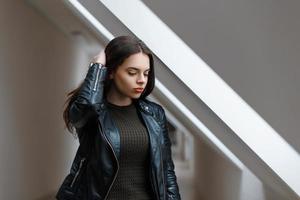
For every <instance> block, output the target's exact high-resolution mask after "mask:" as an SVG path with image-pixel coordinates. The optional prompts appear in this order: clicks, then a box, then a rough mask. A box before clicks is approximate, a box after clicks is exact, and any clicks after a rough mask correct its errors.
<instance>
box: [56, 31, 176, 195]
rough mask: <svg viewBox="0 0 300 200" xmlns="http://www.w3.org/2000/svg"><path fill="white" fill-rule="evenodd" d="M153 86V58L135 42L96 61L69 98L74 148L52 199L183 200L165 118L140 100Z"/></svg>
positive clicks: (115, 45)
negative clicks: (75, 144) (66, 169)
mask: <svg viewBox="0 0 300 200" xmlns="http://www.w3.org/2000/svg"><path fill="white" fill-rule="evenodd" d="M154 80H155V77H154V66H153V57H152V54H151V52H150V50H149V49H148V48H147V47H146V45H145V44H144V43H143V42H142V41H141V40H139V39H137V38H135V37H131V36H120V37H116V38H114V39H113V40H111V41H110V42H109V43H108V45H107V46H106V47H105V51H101V52H100V54H99V55H97V56H95V57H94V60H93V61H92V62H91V64H90V65H89V69H88V72H87V75H86V77H85V79H84V81H83V82H82V84H81V85H80V86H79V87H78V88H77V89H75V90H73V91H72V92H70V93H69V94H68V95H69V98H68V100H67V103H68V104H67V107H66V109H65V111H64V120H65V123H66V127H67V128H68V130H69V131H70V132H71V133H72V132H73V130H74V129H75V130H76V136H78V138H79V142H80V145H79V148H78V150H77V153H76V156H75V158H74V161H73V163H72V166H71V170H70V173H69V174H68V175H67V176H66V178H65V179H64V181H63V183H62V185H61V186H60V188H59V191H58V192H57V194H56V198H57V199H68V200H71V199H78V200H79V199H80V200H106V199H107V200H108V199H109V200H132V199H135V200H146V199H147V200H153V199H156V200H171V199H174V200H175V199H176V200H179V199H181V197H180V194H179V189H178V185H177V178H176V175H175V172H174V163H173V160H172V156H171V143H170V138H169V136H168V129H167V121H166V116H165V112H164V110H163V108H162V107H161V106H160V105H158V104H156V103H154V102H151V101H149V100H147V99H146V97H147V96H148V95H149V94H150V93H151V92H152V90H153V87H154Z"/></svg>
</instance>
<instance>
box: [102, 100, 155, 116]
mask: <svg viewBox="0 0 300 200" xmlns="http://www.w3.org/2000/svg"><path fill="white" fill-rule="evenodd" d="M133 103H134V104H135V106H136V108H137V109H138V110H139V111H142V112H144V113H146V114H149V115H152V114H153V108H152V107H151V106H150V105H149V103H147V102H146V100H143V99H138V100H136V101H134V102H133ZM106 108H107V100H106V99H103V101H102V103H100V109H101V110H105V109H106Z"/></svg>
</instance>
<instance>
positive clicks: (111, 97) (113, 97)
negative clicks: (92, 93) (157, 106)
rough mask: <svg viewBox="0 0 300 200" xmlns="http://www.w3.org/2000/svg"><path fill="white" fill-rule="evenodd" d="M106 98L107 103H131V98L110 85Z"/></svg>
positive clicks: (125, 104)
mask: <svg viewBox="0 0 300 200" xmlns="http://www.w3.org/2000/svg"><path fill="white" fill-rule="evenodd" d="M106 99H107V101H108V102H109V103H112V104H115V105H118V106H128V105H130V104H131V103H132V99H131V98H130V97H127V96H124V95H122V94H120V93H119V92H117V91H116V90H115V89H114V88H113V87H111V89H110V90H109V91H108V93H107V96H106Z"/></svg>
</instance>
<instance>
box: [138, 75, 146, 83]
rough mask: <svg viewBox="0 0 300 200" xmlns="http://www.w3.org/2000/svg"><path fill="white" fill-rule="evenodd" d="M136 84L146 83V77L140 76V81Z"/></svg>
mask: <svg viewBox="0 0 300 200" xmlns="http://www.w3.org/2000/svg"><path fill="white" fill-rule="evenodd" d="M136 82H137V83H139V84H144V83H145V82H146V76H145V75H144V74H141V75H140V76H138V79H137V81H136Z"/></svg>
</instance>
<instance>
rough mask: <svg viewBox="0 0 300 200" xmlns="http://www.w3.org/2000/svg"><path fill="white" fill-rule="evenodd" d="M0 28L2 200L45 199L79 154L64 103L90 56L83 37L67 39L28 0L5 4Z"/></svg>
mask: <svg viewBox="0 0 300 200" xmlns="http://www.w3.org/2000/svg"><path fill="white" fill-rule="evenodd" d="M0 27H1V31H0V56H1V57H0V66H1V67H0V91H1V99H0V110H1V112H0V177H1V179H0V199H10V200H17V199H22V200H32V199H37V198H42V197H44V196H45V195H47V194H50V193H52V194H53V192H56V190H57V189H58V186H59V184H61V182H62V179H63V178H64V176H65V175H66V173H67V172H68V170H69V167H70V164H71V161H72V158H73V154H74V153H75V152H74V150H75V149H76V146H77V143H78V141H77V140H74V139H73V137H72V136H71V135H70V134H69V133H67V131H66V130H65V129H64V123H63V118H62V111H63V104H64V101H65V99H66V93H67V92H68V91H70V90H71V89H73V88H74V87H75V86H76V83H78V80H79V79H78V78H79V76H78V75H77V77H76V73H80V72H82V70H85V69H84V68H85V67H86V69H87V67H88V61H89V59H88V56H87V55H86V54H85V53H84V51H83V50H82V45H84V44H83V43H84V41H83V40H82V39H80V36H78V37H79V39H78V38H73V39H70V38H68V37H67V36H66V35H64V34H63V33H62V32H61V31H59V29H58V28H57V27H55V25H54V24H52V23H50V22H49V21H48V20H47V19H46V18H45V17H43V16H42V15H41V14H40V13H38V12H37V11H36V10H35V9H33V8H32V7H30V6H28V5H27V4H26V3H25V2H24V1H17V0H11V1H5V3H3V1H2V2H1V6H0ZM82 42H83V43H82ZM75 78H77V79H76V81H75Z"/></svg>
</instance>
